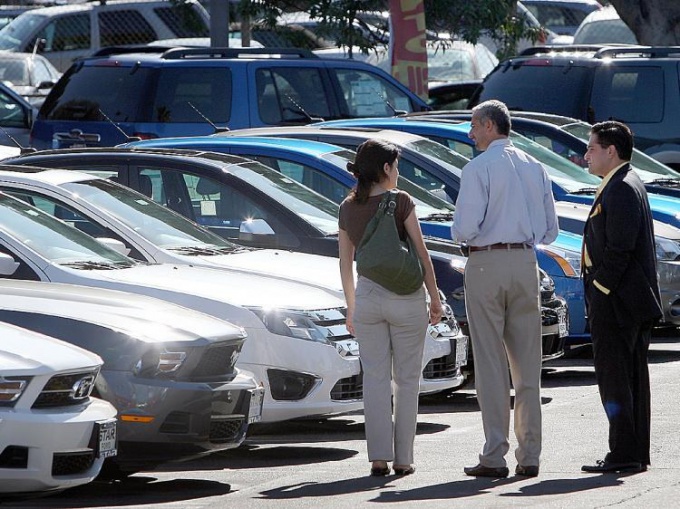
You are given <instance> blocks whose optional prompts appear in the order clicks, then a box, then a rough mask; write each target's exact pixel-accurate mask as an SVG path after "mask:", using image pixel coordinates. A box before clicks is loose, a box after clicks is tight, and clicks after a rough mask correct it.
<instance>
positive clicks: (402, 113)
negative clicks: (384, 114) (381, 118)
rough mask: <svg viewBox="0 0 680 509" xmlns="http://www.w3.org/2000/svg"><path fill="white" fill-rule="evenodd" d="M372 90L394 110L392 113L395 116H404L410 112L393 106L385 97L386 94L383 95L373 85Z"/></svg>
mask: <svg viewBox="0 0 680 509" xmlns="http://www.w3.org/2000/svg"><path fill="white" fill-rule="evenodd" d="M371 92H373V93H374V94H375V95H377V96H378V97H379V98H380V99H382V100H383V101H384V102H385V104H386V105H387V107H388V108H389V109H391V110H392V115H394V116H395V117H399V116H403V115H406V114H407V113H408V111H405V110H398V109H397V108H395V107H394V106H392V104H391V103H390V102H389V101H388V100H387V99H386V98H385V96H384V95H381V94H380V92H378V91H377V90H376V89H375V88H373V87H371Z"/></svg>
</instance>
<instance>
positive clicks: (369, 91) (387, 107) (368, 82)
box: [335, 69, 413, 117]
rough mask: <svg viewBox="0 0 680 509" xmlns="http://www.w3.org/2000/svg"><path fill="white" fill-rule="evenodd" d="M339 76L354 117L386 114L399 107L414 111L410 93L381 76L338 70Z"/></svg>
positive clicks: (349, 112) (346, 106) (354, 70)
mask: <svg viewBox="0 0 680 509" xmlns="http://www.w3.org/2000/svg"><path fill="white" fill-rule="evenodd" d="M335 75H336V76H337V79H338V82H339V83H340V89H341V90H342V95H343V97H344V100H345V105H344V107H345V108H346V110H347V111H346V112H343V113H345V114H346V115H348V116H350V117H382V116H385V115H388V116H392V115H394V111H395V110H400V111H405V112H411V111H413V108H412V106H411V100H410V99H409V97H408V96H407V95H406V93H404V92H402V91H401V90H399V89H398V88H397V87H395V86H394V85H393V84H392V83H389V82H388V81H387V80H385V79H384V78H382V77H381V76H379V75H377V74H373V73H369V72H366V71H360V70H356V69H336V70H335Z"/></svg>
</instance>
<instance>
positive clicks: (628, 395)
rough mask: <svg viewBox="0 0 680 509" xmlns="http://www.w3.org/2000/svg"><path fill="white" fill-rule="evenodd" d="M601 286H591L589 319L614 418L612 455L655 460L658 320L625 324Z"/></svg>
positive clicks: (599, 375) (601, 383)
mask: <svg viewBox="0 0 680 509" xmlns="http://www.w3.org/2000/svg"><path fill="white" fill-rule="evenodd" d="M587 286H589V285H587ZM596 292H599V290H597V289H596V288H592V287H591V288H586V294H587V295H588V296H589V297H590V299H589V301H590V302H589V306H588V311H589V317H588V320H589V323H590V334H591V337H592V340H593V363H594V365H595V377H596V379H597V385H598V388H599V391H600V398H601V400H602V406H603V407H604V411H605V413H606V415H607V419H608V420H609V454H608V455H607V459H608V460H609V461H612V462H617V463H618V462H629V461H636V462H640V463H642V464H643V465H649V464H650V460H649V449H650V418H651V404H650V388H649V367H648V365H647V352H648V351H649V342H650V338H651V333H652V323H651V322H649V323H639V324H632V325H628V326H625V327H621V326H620V325H619V324H618V323H617V321H616V320H615V318H614V316H615V314H614V311H613V308H612V301H611V299H610V298H609V296H606V295H604V294H602V295H598V294H597V293H596Z"/></svg>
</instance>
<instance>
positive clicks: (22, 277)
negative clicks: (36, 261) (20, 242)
mask: <svg viewBox="0 0 680 509" xmlns="http://www.w3.org/2000/svg"><path fill="white" fill-rule="evenodd" d="M0 253H3V254H6V255H9V256H11V257H12V258H14V261H15V262H19V267H18V268H17V270H15V271H14V274H10V275H8V276H0V279H16V280H18V281H40V276H39V275H38V274H37V273H36V272H35V271H34V270H33V269H32V268H31V267H30V266H29V265H28V264H27V263H26V262H25V261H24V260H23V259H22V258H21V257H20V256H19V255H17V254H16V253H15V252H13V251H12V250H10V249H9V248H8V247H6V246H3V245H2V244H0Z"/></svg>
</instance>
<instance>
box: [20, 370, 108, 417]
mask: <svg viewBox="0 0 680 509" xmlns="http://www.w3.org/2000/svg"><path fill="white" fill-rule="evenodd" d="M98 373H99V368H97V369H94V370H88V371H79V372H77V373H68V374H60V375H55V376H53V377H52V378H50V379H49V381H48V382H47V383H46V384H45V387H43V390H42V391H41V392H40V394H39V395H38V397H37V398H36V400H35V402H34V403H33V406H32V408H50V407H59V406H69V405H80V404H82V403H84V402H86V401H87V400H88V398H89V397H90V393H91V392H92V389H94V382H95V380H96V378H97V374H98Z"/></svg>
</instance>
